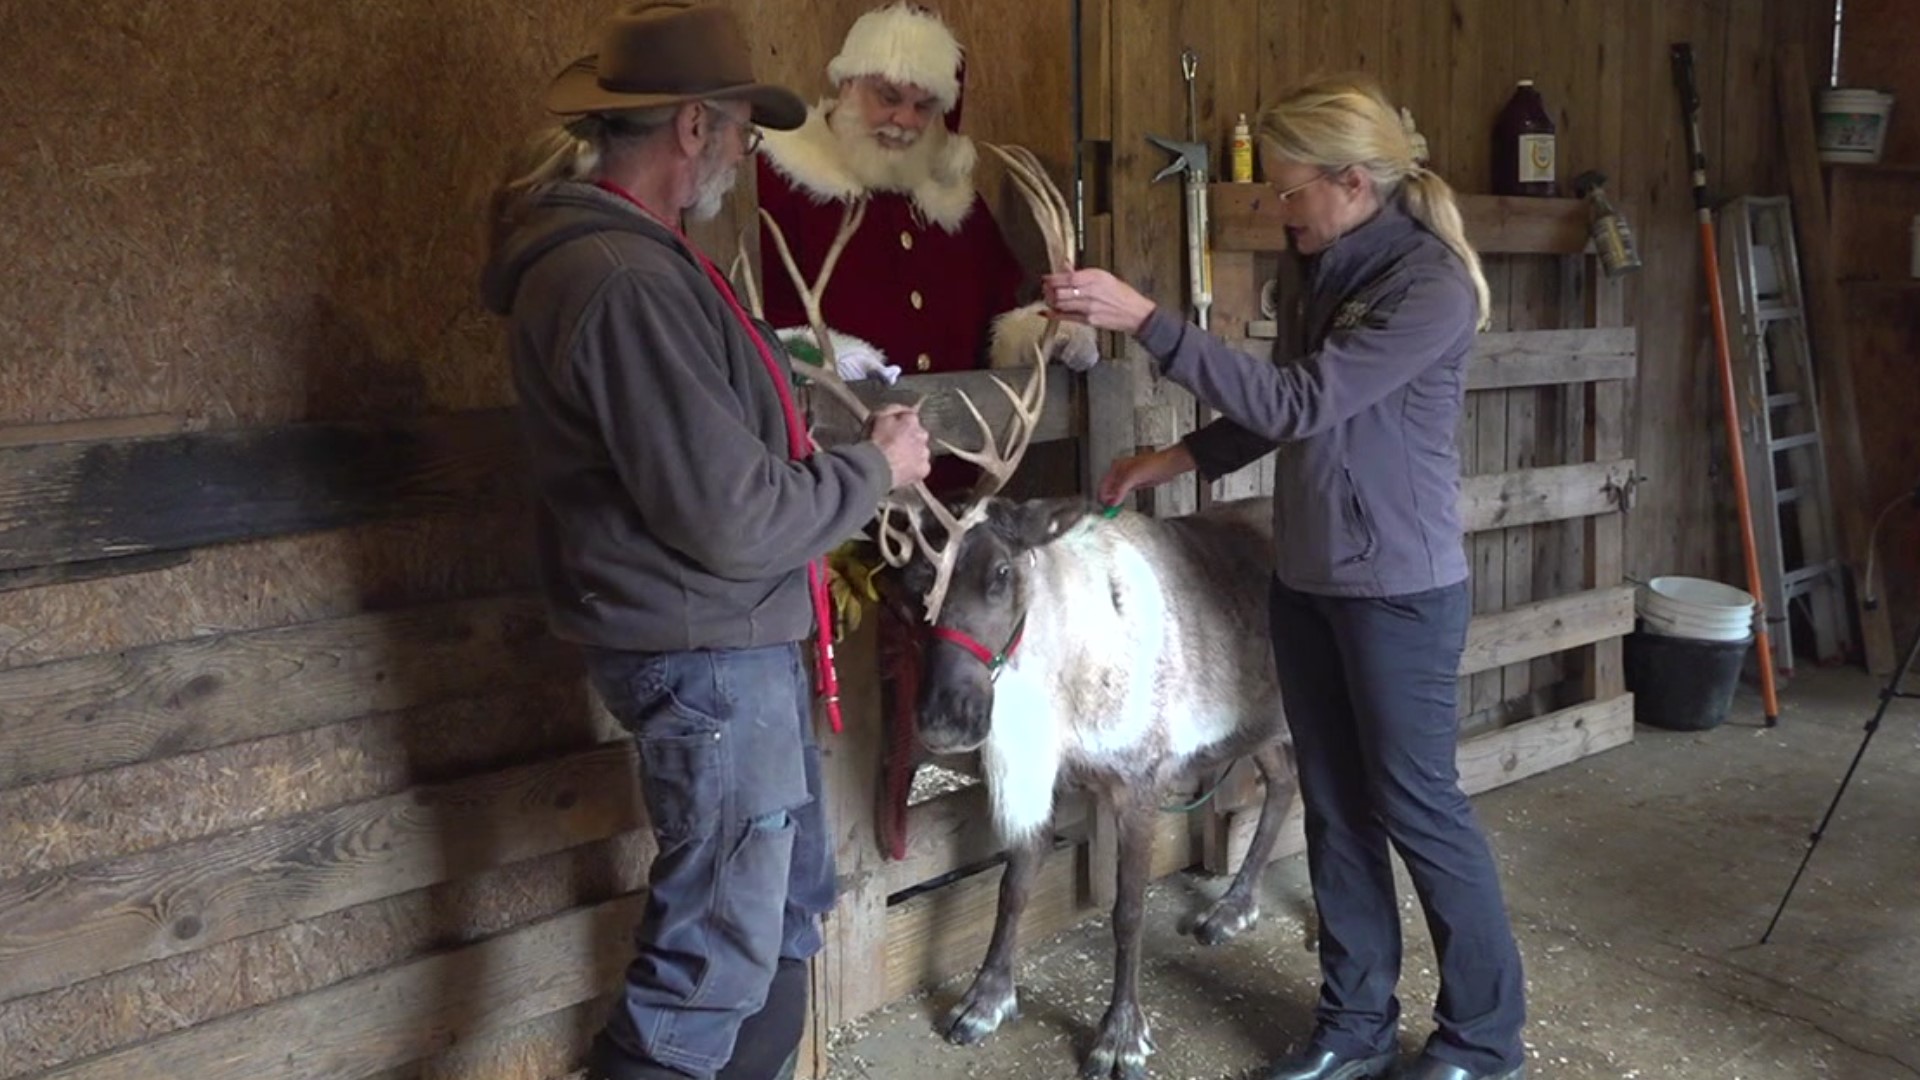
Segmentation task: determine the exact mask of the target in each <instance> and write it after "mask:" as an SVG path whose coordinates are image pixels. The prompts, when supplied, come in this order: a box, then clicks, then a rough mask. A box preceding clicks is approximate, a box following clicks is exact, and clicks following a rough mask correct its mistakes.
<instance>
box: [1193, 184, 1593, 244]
mask: <svg viewBox="0 0 1920 1080" xmlns="http://www.w3.org/2000/svg"><path fill="white" fill-rule="evenodd" d="M1209 188H1210V192H1209V194H1210V197H1211V209H1210V211H1209V215H1208V216H1209V220H1210V221H1211V222H1212V231H1213V249H1214V250H1215V251H1285V250H1286V247H1287V233H1286V230H1285V229H1284V228H1282V227H1281V226H1280V223H1279V222H1278V221H1277V220H1275V218H1274V215H1273V212H1272V206H1273V189H1272V188H1270V187H1268V186H1267V185H1265V184H1211V185H1209ZM1460 215H1461V217H1463V218H1465V219H1466V223H1467V239H1468V241H1469V242H1471V243H1472V244H1473V246H1474V250H1476V251H1478V252H1480V253H1481V254H1483V255H1577V254H1579V253H1580V252H1582V251H1585V250H1586V248H1587V242H1588V237H1587V221H1588V212H1587V204H1586V203H1585V202H1583V201H1581V200H1579V199H1529V198H1516V197H1513V196H1507V195H1461V196H1460Z"/></svg>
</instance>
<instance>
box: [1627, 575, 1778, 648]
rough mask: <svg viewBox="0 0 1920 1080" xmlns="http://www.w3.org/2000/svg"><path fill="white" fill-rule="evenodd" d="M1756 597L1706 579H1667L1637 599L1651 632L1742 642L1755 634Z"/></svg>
mask: <svg viewBox="0 0 1920 1080" xmlns="http://www.w3.org/2000/svg"><path fill="white" fill-rule="evenodd" d="M1754 607H1755V604H1754V601H1753V594H1752V593H1749V592H1747V591H1745V590H1744V589H1736V588H1734V587H1733V586H1731V585H1724V584H1721V583H1720V582H1718V581H1708V580H1706V579H1705V578H1694V577H1678V576H1667V577H1657V578H1654V579H1653V580H1652V581H1649V582H1648V583H1647V584H1646V585H1645V586H1644V587H1643V588H1641V589H1640V590H1639V591H1638V593H1637V594H1636V595H1635V597H1634V609H1635V611H1636V613H1637V614H1638V615H1639V616H1640V618H1641V621H1643V622H1644V623H1646V628H1647V630H1648V631H1650V632H1652V633H1656V634H1666V635H1668V636H1670V637H1684V638H1694V639H1697V640H1700V641H1742V640H1745V638H1746V637H1747V636H1748V635H1749V634H1751V633H1753V615H1754Z"/></svg>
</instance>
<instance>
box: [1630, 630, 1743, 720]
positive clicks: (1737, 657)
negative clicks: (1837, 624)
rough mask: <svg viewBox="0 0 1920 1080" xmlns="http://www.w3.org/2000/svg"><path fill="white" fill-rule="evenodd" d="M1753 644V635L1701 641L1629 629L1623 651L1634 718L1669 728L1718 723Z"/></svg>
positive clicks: (1723, 717)
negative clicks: (1732, 639)
mask: <svg viewBox="0 0 1920 1080" xmlns="http://www.w3.org/2000/svg"><path fill="white" fill-rule="evenodd" d="M1752 647H1753V637H1752V636H1751V635H1749V636H1748V637H1747V638H1745V639H1744V640H1741V641H1701V640H1699V639H1696V638H1683V637H1669V636H1668V635H1666V634H1651V633H1648V632H1647V631H1645V630H1635V631H1634V632H1633V633H1631V634H1628V635H1627V640H1626V645H1625V648H1624V651H1625V653H1626V657H1625V659H1626V664H1627V689H1628V690H1631V691H1633V712H1634V719H1636V720H1638V721H1639V722H1641V723H1643V724H1651V725H1653V726H1654V727H1658V728H1666V729H1667V730H1669V731H1706V730H1707V729H1709V728H1716V727H1719V726H1720V724H1721V723H1722V722H1723V721H1725V720H1726V718H1727V711H1728V709H1729V708H1731V707H1732V705H1733V691H1734V689H1735V688H1736V687H1737V686H1739V684H1740V668H1741V666H1742V665H1743V664H1744V663H1745V661H1746V658H1747V650H1748V649H1750V648H1752Z"/></svg>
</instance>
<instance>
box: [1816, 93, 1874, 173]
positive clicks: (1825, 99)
mask: <svg viewBox="0 0 1920 1080" xmlns="http://www.w3.org/2000/svg"><path fill="white" fill-rule="evenodd" d="M1892 111H1893V95H1892V94H1883V93H1881V92H1880V91H1878V90H1838V89H1835V90H1822V91H1821V92H1820V116H1819V123H1818V124H1817V127H1818V129H1819V138H1818V140H1817V141H1818V143H1819V146H1820V160H1821V161H1837V162H1852V163H1854V164H1872V163H1873V162H1876V161H1879V160H1880V152H1881V150H1883V149H1884V148H1885V147H1886V144H1887V115H1888V114H1889V113H1891V112H1892Z"/></svg>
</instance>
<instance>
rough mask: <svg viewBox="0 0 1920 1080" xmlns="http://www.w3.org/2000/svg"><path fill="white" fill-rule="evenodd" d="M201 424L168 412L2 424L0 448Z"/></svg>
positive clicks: (184, 428)
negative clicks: (45, 422)
mask: <svg viewBox="0 0 1920 1080" xmlns="http://www.w3.org/2000/svg"><path fill="white" fill-rule="evenodd" d="M200 426H201V422H200V421H198V420H196V419H193V418H191V417H186V416H173V415H169V414H166V413H152V414H148V415H144V416H109V417H106V418H105V419H100V420H66V421H59V422H55V423H51V424H0V448H5V447H10V446H36V445H42V444H46V443H68V442H97V441H99V440H101V439H137V438H143V437H146V436H151V435H171V434H174V433H175V432H179V431H193V430H196V429H197V428H199V427H200Z"/></svg>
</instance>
